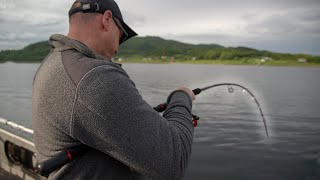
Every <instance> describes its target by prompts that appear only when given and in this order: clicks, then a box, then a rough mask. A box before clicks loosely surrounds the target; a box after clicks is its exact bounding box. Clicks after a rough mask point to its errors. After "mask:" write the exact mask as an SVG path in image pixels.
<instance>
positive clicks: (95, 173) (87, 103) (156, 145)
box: [32, 35, 193, 180]
mask: <svg viewBox="0 0 320 180" xmlns="http://www.w3.org/2000/svg"><path fill="white" fill-rule="evenodd" d="M50 44H51V45H52V50H51V52H50V54H49V55H48V56H47V57H46V58H45V59H44V60H43V62H42V64H41V66H40V67H39V69H38V71H37V73H36V75H35V78H34V82H33V91H32V119H33V129H34V143H35V147H36V150H37V161H38V162H42V161H45V160H48V159H50V158H51V157H53V156H54V155H56V154H58V153H60V152H61V151H64V149H65V148H66V149H69V148H72V147H77V146H86V147H90V148H91V150H89V151H87V152H86V153H85V154H83V155H82V156H80V157H78V158H76V159H74V160H73V161H71V162H70V163H68V164H66V165H64V166H63V167H61V168H58V169H57V170H56V171H54V172H53V173H51V174H50V176H49V179H98V180H101V179H168V180H173V179H181V178H182V177H183V175H184V173H185V170H186V168H187V165H188V160H189V159H190V155H191V145H192V138H193V124H192V118H191V107H192V101H191V98H190V96H189V95H188V94H187V93H185V92H183V91H174V92H172V93H171V94H170V95H169V97H168V99H167V103H168V108H167V110H166V111H165V112H164V113H163V116H161V115H160V114H158V113H157V112H156V111H155V110H153V108H152V107H151V106H150V105H149V104H148V103H147V102H146V101H144V100H143V98H142V97H141V95H140V94H139V92H138V90H137V89H136V87H135V84H134V83H133V82H132V81H131V79H130V78H129V76H128V75H127V73H126V72H125V71H124V70H123V69H122V68H121V65H119V64H116V63H113V62H111V61H109V60H108V59H106V58H105V57H103V56H101V55H99V54H97V53H95V52H93V51H92V50H90V49H89V48H88V47H87V46H85V45H84V44H82V43H81V42H79V41H76V40H72V39H70V38H68V37H66V36H63V35H53V36H51V37H50Z"/></svg>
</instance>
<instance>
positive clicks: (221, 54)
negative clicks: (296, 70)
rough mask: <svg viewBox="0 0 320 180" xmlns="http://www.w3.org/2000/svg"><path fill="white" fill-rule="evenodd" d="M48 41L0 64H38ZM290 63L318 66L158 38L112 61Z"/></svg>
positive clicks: (126, 47)
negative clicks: (263, 61) (10, 62)
mask: <svg viewBox="0 0 320 180" xmlns="http://www.w3.org/2000/svg"><path fill="white" fill-rule="evenodd" d="M50 48H51V47H50V45H49V43H48V42H47V41H43V42H38V43H35V44H30V45H28V46H26V47H25V48H23V49H21V50H4V51H1V52H0V62H5V61H15V62H40V61H42V60H43V59H44V57H45V56H46V55H47V54H48V53H49V51H50ZM261 58H265V59H266V60H275V61H276V60H289V61H297V59H307V61H308V62H313V63H320V57H319V56H311V55H306V54H284V53H273V52H269V51H259V50H255V49H251V48H247V47H223V46H220V45H217V44H199V45H193V44H185V43H181V42H178V41H173V40H165V39H162V38H160V37H150V36H147V37H135V38H132V39H130V40H129V41H127V42H125V43H124V44H123V45H121V47H120V50H119V54H118V55H116V56H115V59H123V60H125V61H131V60H132V61H137V60H138V61H139V60H143V59H148V60H149V61H153V60H162V61H165V60H169V59H174V60H175V61H185V60H194V61H197V60H219V61H223V60H232V61H233V60H234V61H236V60H239V61H240V60H242V61H243V60H244V59H245V60H253V59H256V60H259V59H261Z"/></svg>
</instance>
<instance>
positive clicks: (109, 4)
mask: <svg viewBox="0 0 320 180" xmlns="http://www.w3.org/2000/svg"><path fill="white" fill-rule="evenodd" d="M107 10H110V11H111V12H112V16H113V19H114V21H115V23H116V24H117V25H118V27H119V28H120V29H121V30H122V31H123V36H122V37H121V39H120V42H119V43H120V44H121V43H123V42H125V41H126V40H128V39H130V38H132V37H134V36H136V35H138V34H137V33H136V32H134V31H133V30H132V29H131V28H130V27H129V26H128V25H127V24H126V23H125V22H124V21H123V18H122V14H121V11H120V9H119V6H118V5H117V3H116V2H115V1H113V0H76V1H75V2H74V3H73V4H72V6H71V8H70V10H69V17H71V16H72V15H73V14H75V13H78V12H83V13H90V12H91V13H101V14H103V13H104V12H105V11H107Z"/></svg>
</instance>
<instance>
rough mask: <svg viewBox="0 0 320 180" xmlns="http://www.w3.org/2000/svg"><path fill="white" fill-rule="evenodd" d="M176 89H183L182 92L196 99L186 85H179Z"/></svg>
mask: <svg viewBox="0 0 320 180" xmlns="http://www.w3.org/2000/svg"><path fill="white" fill-rule="evenodd" d="M176 90H181V91H184V92H186V93H188V94H189V96H190V97H191V99H192V100H195V99H196V95H194V93H193V92H192V90H190V89H189V88H186V87H182V86H181V87H177V89H176Z"/></svg>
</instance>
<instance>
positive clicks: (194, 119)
mask: <svg viewBox="0 0 320 180" xmlns="http://www.w3.org/2000/svg"><path fill="white" fill-rule="evenodd" d="M201 91H202V90H201V89H199V88H197V89H194V90H192V92H193V93H194V95H198V94H200V92H201ZM153 109H154V110H156V111H157V112H163V111H164V110H166V109H167V103H162V104H159V105H158V106H156V107H154V108H153ZM191 116H192V124H193V127H196V126H197V125H198V120H199V119H200V117H199V116H197V115H195V114H191Z"/></svg>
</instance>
